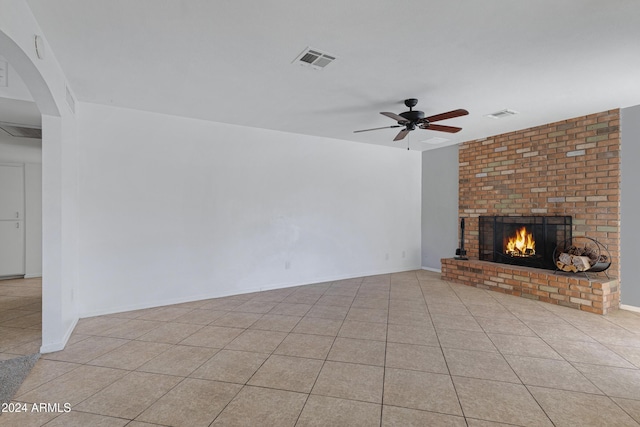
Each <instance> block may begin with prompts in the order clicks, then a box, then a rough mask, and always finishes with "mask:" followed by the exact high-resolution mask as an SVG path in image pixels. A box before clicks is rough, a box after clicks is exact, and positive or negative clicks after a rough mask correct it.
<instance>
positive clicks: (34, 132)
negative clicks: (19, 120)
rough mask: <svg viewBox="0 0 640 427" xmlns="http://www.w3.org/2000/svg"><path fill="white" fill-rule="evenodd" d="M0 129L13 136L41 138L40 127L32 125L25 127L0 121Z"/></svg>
mask: <svg viewBox="0 0 640 427" xmlns="http://www.w3.org/2000/svg"><path fill="white" fill-rule="evenodd" d="M0 129H2V130H3V131H5V132H6V133H8V134H9V135H11V136H13V137H15V138H37V139H42V129H39V128H34V127H26V126H23V125H17V124H13V123H2V122H0Z"/></svg>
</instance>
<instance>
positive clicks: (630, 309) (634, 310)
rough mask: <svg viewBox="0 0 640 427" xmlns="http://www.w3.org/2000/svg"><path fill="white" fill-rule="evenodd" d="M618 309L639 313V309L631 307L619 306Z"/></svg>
mask: <svg viewBox="0 0 640 427" xmlns="http://www.w3.org/2000/svg"><path fill="white" fill-rule="evenodd" d="M620 308H621V309H623V310H627V311H633V312H636V313H640V307H636V306H633V305H626V304H620Z"/></svg>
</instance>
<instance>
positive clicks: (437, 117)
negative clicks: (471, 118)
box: [424, 108, 469, 122]
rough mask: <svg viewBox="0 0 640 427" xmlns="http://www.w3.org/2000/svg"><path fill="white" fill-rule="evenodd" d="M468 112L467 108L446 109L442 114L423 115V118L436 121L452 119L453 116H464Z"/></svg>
mask: <svg viewBox="0 0 640 427" xmlns="http://www.w3.org/2000/svg"><path fill="white" fill-rule="evenodd" d="M467 114H469V112H468V111H467V110H463V109H462V108H460V109H458V110H453V111H448V112H446V113H442V114H436V115H435V116H431V117H425V118H424V120H425V121H427V122H437V121H440V120H447V119H453V118H454V117H460V116H466V115H467Z"/></svg>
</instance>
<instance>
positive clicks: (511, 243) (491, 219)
mask: <svg viewBox="0 0 640 427" xmlns="http://www.w3.org/2000/svg"><path fill="white" fill-rule="evenodd" d="M479 234H480V236H479V238H480V239H479V243H480V253H479V258H480V259H481V260H483V261H492V262H499V263H502V264H512V265H521V266H525V267H535V268H544V269H548V270H555V269H556V265H555V261H554V259H553V253H554V250H555V248H556V246H557V245H558V243H560V242H563V241H565V240H567V239H571V217H570V216H481V217H480V218H479Z"/></svg>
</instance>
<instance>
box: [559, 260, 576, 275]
mask: <svg viewBox="0 0 640 427" xmlns="http://www.w3.org/2000/svg"><path fill="white" fill-rule="evenodd" d="M556 267H558V270H561V271H570V272H572V273H575V272H577V271H578V268H577V267H576V266H575V265H573V264H564V263H563V262H561V261H556Z"/></svg>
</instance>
